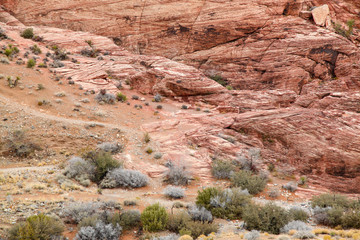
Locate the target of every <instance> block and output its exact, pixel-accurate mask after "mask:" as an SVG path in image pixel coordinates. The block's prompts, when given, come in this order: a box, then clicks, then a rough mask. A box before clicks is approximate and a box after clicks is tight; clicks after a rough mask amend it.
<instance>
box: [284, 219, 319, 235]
mask: <svg viewBox="0 0 360 240" xmlns="http://www.w3.org/2000/svg"><path fill="white" fill-rule="evenodd" d="M290 230H296V231H312V227H310V226H309V225H307V224H306V223H304V222H302V221H291V222H288V223H287V224H286V225H285V226H284V227H282V228H281V229H280V231H281V232H282V233H288V232H289V231H290Z"/></svg>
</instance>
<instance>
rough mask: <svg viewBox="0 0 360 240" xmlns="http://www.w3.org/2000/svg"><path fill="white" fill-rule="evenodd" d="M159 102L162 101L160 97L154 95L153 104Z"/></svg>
mask: <svg viewBox="0 0 360 240" xmlns="http://www.w3.org/2000/svg"><path fill="white" fill-rule="evenodd" d="M161 101H162V97H161V95H160V94H156V95H155V96H154V102H161Z"/></svg>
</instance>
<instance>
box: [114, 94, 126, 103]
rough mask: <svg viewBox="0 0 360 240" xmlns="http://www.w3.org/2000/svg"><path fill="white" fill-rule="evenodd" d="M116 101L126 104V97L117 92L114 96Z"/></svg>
mask: <svg viewBox="0 0 360 240" xmlns="http://www.w3.org/2000/svg"><path fill="white" fill-rule="evenodd" d="M116 99H117V100H118V101H119V102H126V100H127V97H126V95H125V94H122V93H121V92H118V93H117V94H116Z"/></svg>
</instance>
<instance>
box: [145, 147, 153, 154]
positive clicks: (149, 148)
mask: <svg viewBox="0 0 360 240" xmlns="http://www.w3.org/2000/svg"><path fill="white" fill-rule="evenodd" d="M153 151H154V150H153V149H152V148H151V147H148V148H146V150H145V152H146V153H147V154H151V153H152V152H153Z"/></svg>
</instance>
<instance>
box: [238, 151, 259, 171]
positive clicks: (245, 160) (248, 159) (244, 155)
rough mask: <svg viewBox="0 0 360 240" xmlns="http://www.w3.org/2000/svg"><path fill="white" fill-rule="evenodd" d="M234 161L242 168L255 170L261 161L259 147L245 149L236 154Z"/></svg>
mask: <svg viewBox="0 0 360 240" xmlns="http://www.w3.org/2000/svg"><path fill="white" fill-rule="evenodd" d="M236 162H237V163H239V164H240V167H241V168H242V169H243V170H247V171H252V172H257V171H258V170H259V169H258V168H259V165H260V163H261V151H260V149H259V148H250V149H245V150H243V151H242V152H240V153H239V154H238V156H237V159H236Z"/></svg>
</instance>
